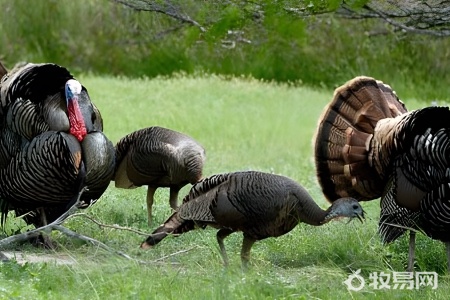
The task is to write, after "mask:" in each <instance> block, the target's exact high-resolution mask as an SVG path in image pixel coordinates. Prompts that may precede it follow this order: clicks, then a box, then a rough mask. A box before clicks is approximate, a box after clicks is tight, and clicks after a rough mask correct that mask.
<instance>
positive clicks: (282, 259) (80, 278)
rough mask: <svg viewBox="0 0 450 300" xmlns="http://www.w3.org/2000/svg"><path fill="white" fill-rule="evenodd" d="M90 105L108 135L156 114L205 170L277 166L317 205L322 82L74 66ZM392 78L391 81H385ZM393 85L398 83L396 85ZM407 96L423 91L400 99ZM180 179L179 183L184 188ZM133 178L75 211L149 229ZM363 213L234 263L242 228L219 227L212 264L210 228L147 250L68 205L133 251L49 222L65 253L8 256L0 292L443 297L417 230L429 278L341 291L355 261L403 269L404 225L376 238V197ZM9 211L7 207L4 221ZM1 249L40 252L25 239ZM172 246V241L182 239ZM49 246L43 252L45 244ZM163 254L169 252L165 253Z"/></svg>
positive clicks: (76, 223) (428, 246)
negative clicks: (48, 259)
mask: <svg viewBox="0 0 450 300" xmlns="http://www.w3.org/2000/svg"><path fill="white" fill-rule="evenodd" d="M78 77H79V79H80V80H81V81H82V82H83V83H84V85H85V86H86V87H87V88H88V90H89V92H90V95H91V98H92V99H93V101H94V102H95V103H96V104H97V106H98V107H99V109H100V110H101V112H102V115H103V118H104V123H105V133H106V134H107V135H108V136H109V137H110V139H111V140H112V141H113V142H116V141H118V140H119V139H120V138H121V137H122V136H124V135H125V134H127V133H130V132H132V131H134V130H137V129H140V128H143V127H147V126H153V125H159V126H164V127H168V128H172V129H175V130H178V131H181V132H184V133H187V134H189V135H190V136H192V137H194V138H195V139H197V140H198V141H199V142H200V143H201V144H202V145H203V146H204V147H205V149H206V151H207V163H206V166H205V175H211V174H215V173H221V172H230V171H237V170H249V169H252V170H261V171H266V172H274V173H278V174H283V175H286V176H289V177H291V178H293V179H295V180H297V181H298V182H300V183H301V184H302V185H304V186H305V187H306V188H307V190H308V191H309V192H310V193H311V195H312V196H313V198H314V199H315V200H316V201H317V203H318V204H319V205H320V206H321V207H323V208H326V207H327V206H328V203H327V202H326V201H325V199H324V197H323V196H322V194H321V191H320V188H319V187H318V184H317V182H316V179H315V175H314V164H313V161H312V142H311V141H312V135H313V133H314V131H315V126H316V122H317V119H318V117H319V115H320V112H321V111H322V108H323V106H324V105H325V104H326V103H327V102H328V101H329V100H330V98H331V95H332V91H331V90H311V89H308V88H302V87H290V86H287V85H279V84H272V83H263V82H260V81H256V80H252V79H248V78H232V79H226V80H225V79H224V78H221V77H218V76H198V77H195V78H194V77H189V76H181V75H180V76H175V77H172V78H155V79H152V80H147V79H140V80H139V79H135V80H130V79H125V78H107V77H94V76H90V75H82V76H78ZM394 88H395V87H394ZM400 96H401V95H400ZM405 102H406V105H407V106H408V107H411V108H417V107H420V106H424V105H425V103H421V102H420V101H417V100H414V99H411V100H408V99H406V100H405ZM187 190H188V187H185V188H184V189H183V190H182V192H181V194H185V193H186V192H187ZM145 193H146V190H145V188H137V189H134V190H120V189H116V188H115V187H114V186H113V185H111V186H110V188H109V189H108V190H107V191H106V192H105V194H104V195H103V196H102V197H101V199H100V200H99V201H98V203H96V204H95V205H94V206H93V207H91V208H89V209H88V210H87V211H84V212H86V213H88V214H89V215H90V216H91V217H93V218H95V219H97V220H99V221H101V222H103V223H107V224H119V225H121V226H129V227H133V228H136V229H140V230H143V231H148V232H150V231H151V230H152V228H148V226H147V219H146V208H145ZM363 205H364V208H365V210H366V211H367V212H368V216H369V219H368V220H367V222H366V223H365V224H363V225H362V224H360V223H357V222H352V223H350V224H346V223H345V222H332V223H329V224H327V225H324V226H322V227H312V226H308V225H304V224H300V225H299V226H297V227H296V228H295V229H294V230H293V231H292V232H290V233H288V234H286V235H284V236H282V237H279V238H276V239H275V238H269V239H266V240H263V241H260V242H257V243H256V244H255V246H254V247H253V249H252V259H251V267H250V269H249V270H248V271H247V272H243V271H242V270H241V267H240V258H239V251H240V245H241V240H242V237H241V235H240V234H238V233H235V234H233V235H231V236H230V237H229V238H227V240H226V241H225V242H226V247H227V250H228V254H229V257H230V264H231V265H230V267H229V268H226V269H225V268H224V267H223V266H222V261H221V258H220V255H219V251H218V245H217V242H216V238H215V232H216V231H215V230H213V229H206V230H197V231H192V232H189V233H187V234H184V235H181V236H179V237H177V238H175V237H168V238H167V239H165V240H164V241H163V242H162V243H161V244H159V245H158V246H156V247H154V248H153V249H151V250H149V251H141V250H140V249H138V245H139V244H140V242H141V241H143V239H144V237H143V236H139V235H137V234H135V233H131V232H127V231H118V230H114V229H107V228H99V227H98V226H97V225H95V224H93V223H91V222H90V221H88V220H87V219H84V218H81V217H76V218H72V219H70V220H69V221H67V223H66V226H67V227H69V228H71V229H73V230H75V231H77V232H79V233H81V234H85V235H88V236H91V237H93V238H95V239H98V240H100V241H102V242H104V243H106V244H107V245H108V246H110V247H113V248H115V249H117V250H120V251H124V252H126V253H128V254H130V255H131V256H133V257H136V258H138V259H140V260H145V261H155V260H158V259H160V258H164V257H166V258H164V259H161V260H159V261H156V262H154V263H150V264H145V265H142V264H138V263H137V262H134V261H129V260H126V259H122V258H120V257H118V256H116V255H114V254H111V253H109V252H106V251H104V250H101V249H98V248H96V247H93V246H91V245H87V244H83V243H81V242H78V241H76V240H72V239H69V238H67V237H65V236H62V235H61V234H59V233H57V232H55V233H53V239H54V240H55V241H57V242H58V244H59V248H58V250H56V253H63V254H66V255H70V256H71V257H73V258H74V259H75V260H76V263H75V264H71V265H56V264H54V263H37V264H34V263H33V264H32V263H27V264H25V265H20V264H18V263H16V262H14V261H12V262H10V263H4V264H2V265H0V267H1V272H0V298H2V299H188V298H191V299H349V298H352V299H386V298H389V299H415V298H432V299H444V298H446V297H447V295H448V292H449V290H450V284H449V277H448V276H447V275H446V267H445V265H446V257H445V254H444V247H443V245H442V243H440V242H437V241H433V240H431V239H428V238H426V237H424V236H422V235H419V237H418V241H417V248H416V249H417V250H416V258H417V259H416V260H417V261H416V269H417V270H421V271H436V272H438V273H439V288H438V289H437V290H432V289H430V288H421V289H419V290H388V289H382V290H375V289H373V288H371V287H369V286H368V285H367V284H366V287H365V288H364V289H363V290H362V291H359V292H350V291H348V290H347V289H346V287H345V285H344V284H343V281H344V280H346V278H347V276H348V275H349V274H351V273H352V272H353V271H356V270H358V269H361V272H362V275H363V277H364V278H365V279H366V282H367V283H368V282H369V277H370V273H372V272H387V273H392V272H393V271H397V272H399V271H404V270H405V265H406V259H407V237H406V236H405V237H403V238H402V239H400V240H399V241H398V242H396V243H394V244H392V245H389V246H386V247H385V246H383V245H382V244H381V243H380V241H379V238H378V236H377V234H376V228H377V219H378V214H379V203H378V201H371V202H367V203H363ZM169 213H170V209H169V204H168V191H167V190H164V189H162V190H159V191H157V194H156V203H155V205H154V224H160V223H162V222H163V221H164V220H165V218H166V217H167V216H168V215H169ZM20 225H21V224H20V222H19V221H17V220H14V219H10V220H9V221H8V223H7V228H6V229H8V230H9V231H11V232H13V231H17V229H18V228H20ZM7 250H21V251H24V252H25V253H28V254H32V253H42V252H47V253H49V252H50V254H51V251H44V250H39V249H35V248H33V247H31V246H28V245H14V246H11V247H10V248H9V249H7ZM183 250H184V252H179V251H183ZM56 253H55V254H56ZM172 254H173V255H172Z"/></svg>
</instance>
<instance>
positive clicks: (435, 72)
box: [0, 0, 450, 101]
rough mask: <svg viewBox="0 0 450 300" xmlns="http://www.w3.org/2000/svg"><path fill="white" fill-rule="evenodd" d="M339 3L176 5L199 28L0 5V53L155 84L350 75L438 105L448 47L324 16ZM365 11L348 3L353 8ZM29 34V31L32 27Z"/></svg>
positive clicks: (443, 95)
mask: <svg viewBox="0 0 450 300" xmlns="http://www.w3.org/2000/svg"><path fill="white" fill-rule="evenodd" d="M341 2H342V1H334V0H333V1H323V0H318V1H292V0H286V1H258V2H248V1H226V2H225V1H193V0H190V1H183V2H179V3H178V5H179V6H182V8H181V11H182V12H183V13H185V14H186V15H189V16H190V17H191V18H193V19H194V20H196V21H198V22H199V23H200V24H202V25H203V26H204V27H205V29H206V32H201V30H200V29H199V28H198V27H197V26H191V25H188V24H186V23H181V22H179V21H178V20H175V19H172V18H170V17H168V16H166V15H163V14H160V13H152V12H145V11H143V12H136V11H133V10H131V9H129V8H127V7H124V6H123V5H119V4H116V3H114V2H113V1H108V0H89V1H82V2H81V1H69V0H59V1H54V0H42V1H37V2H36V3H33V9H30V4H29V1H28V0H16V1H7V0H0V5H1V7H2V10H1V11H0V19H1V20H2V22H1V23H0V30H1V32H2V35H0V53H1V54H2V57H0V59H3V60H4V61H5V62H6V65H7V66H8V67H11V66H12V65H13V64H14V63H16V62H17V61H23V60H28V61H37V62H43V61H46V62H55V63H58V64H61V65H64V66H67V67H69V68H70V69H71V70H75V71H84V72H86V71H92V72H94V73H96V74H110V75H121V76H129V77H143V76H146V77H155V76H158V75H171V74H173V73H177V72H186V73H190V74H194V73H195V72H198V71H206V72H210V73H216V74H227V75H242V74H244V75H250V76H253V77H255V78H258V79H264V80H269V81H271V80H275V81H284V82H296V83H304V84H307V85H311V86H315V87H327V88H334V87H335V86H337V85H340V84H342V83H344V82H345V81H347V80H349V79H351V78H352V77H354V76H356V75H361V74H364V75H368V76H374V77H377V78H379V79H381V80H383V81H385V82H387V83H389V84H391V85H392V86H393V87H394V88H395V89H396V91H397V93H398V94H399V95H400V97H401V98H404V97H407V98H413V97H414V98H417V99H422V100H424V101H430V100H433V99H438V100H446V99H448V97H449V96H448V95H450V86H449V84H448V82H450V73H449V72H448V70H449V68H450V65H449V64H450V59H449V57H450V45H449V43H450V39H437V38H434V37H430V36H423V35H407V34H403V33H399V32H392V31H391V28H390V27H389V26H387V25H385V23H380V22H379V21H375V20H342V19H335V18H333V16H332V15H323V16H319V17H309V18H302V17H300V16H298V13H299V12H302V8H303V7H304V6H308V5H309V6H310V8H309V9H310V10H312V11H316V12H317V11H323V10H326V11H328V10H334V9H335V8H336V7H337V6H338V5H339V4H340V3H341ZM365 3H367V1H362V0H355V1H349V2H348V1H346V4H347V5H349V6H350V7H352V8H358V7H361V6H363V5H364V4H365ZM31 25H32V26H31Z"/></svg>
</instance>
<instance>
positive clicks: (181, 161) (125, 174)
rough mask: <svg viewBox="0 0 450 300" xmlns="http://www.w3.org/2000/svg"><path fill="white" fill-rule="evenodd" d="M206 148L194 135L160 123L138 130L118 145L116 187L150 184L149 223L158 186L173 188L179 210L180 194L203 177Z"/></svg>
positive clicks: (173, 200) (172, 204) (173, 201)
mask: <svg viewBox="0 0 450 300" xmlns="http://www.w3.org/2000/svg"><path fill="white" fill-rule="evenodd" d="M204 162H205V150H204V149H203V147H202V146H201V145H200V144H199V143H198V142H196V141H195V140H194V139H192V138H191V137H189V136H187V135H185V134H182V133H179V132H177V131H173V130H170V129H167V128H162V127H158V126H154V127H148V128H144V129H141V130H137V131H135V132H133V133H130V134H128V135H127V136H125V137H123V138H122V139H121V140H120V141H119V142H118V143H117V144H116V171H115V175H114V181H115V186H116V187H118V188H124V189H129V188H135V187H138V186H142V185H147V186H148V189H147V213H148V224H149V225H151V220H152V205H153V198H154V195H155V191H156V189H157V188H158V187H169V188H170V196H169V198H170V199H169V202H170V207H172V208H173V209H177V207H178V193H179V191H180V189H181V188H182V187H184V186H185V185H186V184H188V183H191V184H194V183H196V182H197V181H199V180H200V179H201V178H202V171H203V164H204Z"/></svg>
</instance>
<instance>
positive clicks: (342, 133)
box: [315, 76, 450, 271]
mask: <svg viewBox="0 0 450 300" xmlns="http://www.w3.org/2000/svg"><path fill="white" fill-rule="evenodd" d="M315 161H316V169H317V176H318V179H319V182H320V184H321V186H322V190H323V192H324V194H325V196H326V197H327V198H328V200H330V201H331V202H333V201H335V200H336V199H338V198H340V197H347V196H351V197H354V198H356V199H358V200H361V201H364V200H372V199H376V198H379V197H381V214H380V222H379V233H380V234H381V237H382V240H383V242H385V243H389V242H392V241H394V240H396V239H397V238H398V237H400V236H401V235H402V234H403V233H404V232H405V231H406V230H408V229H412V230H411V231H410V233H411V236H410V249H409V251H410V252H409V260H408V271H412V270H413V262H414V243H415V231H414V230H420V231H423V232H425V234H427V235H428V236H429V237H431V238H433V239H437V240H440V241H442V242H444V243H445V244H446V246H447V256H448V264H449V266H448V269H449V271H450V187H449V186H450V110H449V108H448V107H427V108H423V109H418V110H414V111H411V112H407V110H406V108H405V106H404V104H403V103H402V102H401V101H400V100H399V99H398V97H397V95H396V94H395V92H394V91H393V90H392V89H391V88H390V87H389V86H388V85H385V84H383V83H382V82H381V81H377V80H375V79H373V78H370V77H362V76H361V77H356V78H354V79H353V80H351V81H349V82H347V83H346V84H345V85H343V86H341V87H339V88H338V89H336V91H335V94H334V98H333V100H332V101H331V103H330V104H329V105H327V107H326V108H325V110H324V112H323V114H322V116H321V117H320V120H319V124H318V130H317V134H316V137H315Z"/></svg>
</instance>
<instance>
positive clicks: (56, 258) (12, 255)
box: [2, 251, 76, 265]
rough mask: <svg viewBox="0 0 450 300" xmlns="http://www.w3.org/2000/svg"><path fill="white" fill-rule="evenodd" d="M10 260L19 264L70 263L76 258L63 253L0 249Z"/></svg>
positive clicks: (74, 261) (73, 262)
mask: <svg viewBox="0 0 450 300" xmlns="http://www.w3.org/2000/svg"><path fill="white" fill-rule="evenodd" d="M2 252H3V254H5V255H6V257H8V258H9V259H11V260H16V261H17V263H19V264H24V263H26V262H28V263H46V262H48V263H55V264H57V265H72V264H75V263H76V260H75V259H74V258H73V257H71V256H69V255H64V254H56V253H52V254H32V253H24V252H21V251H2Z"/></svg>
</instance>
